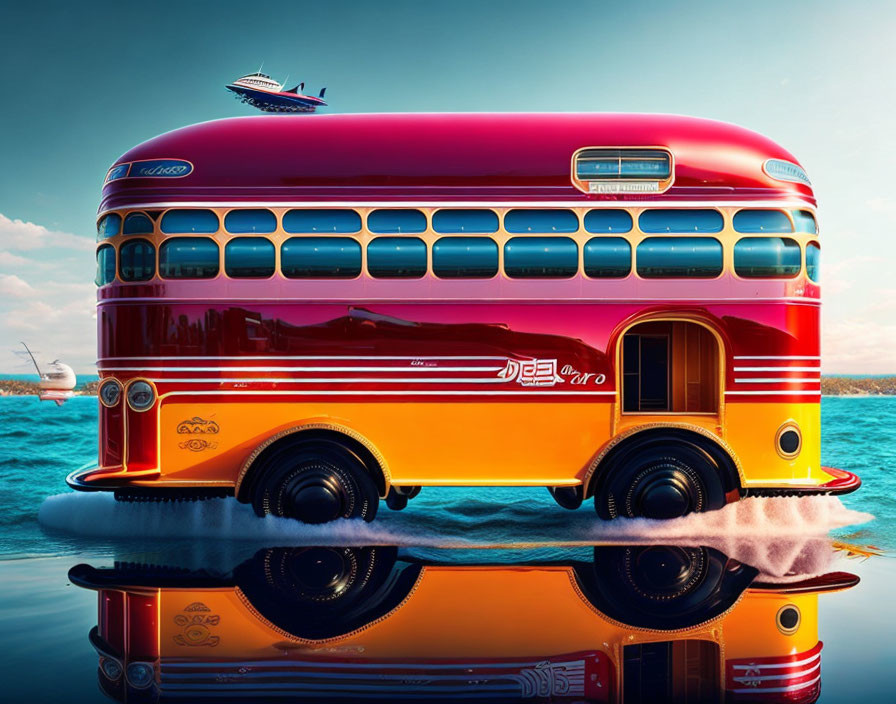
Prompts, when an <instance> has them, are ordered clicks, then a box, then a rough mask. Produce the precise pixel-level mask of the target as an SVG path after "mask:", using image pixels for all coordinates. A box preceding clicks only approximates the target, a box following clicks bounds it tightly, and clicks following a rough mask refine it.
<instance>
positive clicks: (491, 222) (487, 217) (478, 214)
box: [432, 210, 498, 234]
mask: <svg viewBox="0 0 896 704" xmlns="http://www.w3.org/2000/svg"><path fill="white" fill-rule="evenodd" d="M432 229H433V230H435V231H436V232H444V233H445V234H460V233H464V232H473V233H483V234H487V233H490V232H497V231H498V214H497V213H496V212H494V211H493V210H437V211H436V212H435V213H433V216H432Z"/></svg>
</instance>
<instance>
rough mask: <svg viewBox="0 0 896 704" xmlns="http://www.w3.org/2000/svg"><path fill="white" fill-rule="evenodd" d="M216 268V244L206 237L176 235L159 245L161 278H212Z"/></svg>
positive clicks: (216, 271) (215, 273) (216, 272)
mask: <svg viewBox="0 0 896 704" xmlns="http://www.w3.org/2000/svg"><path fill="white" fill-rule="evenodd" d="M218 268H219V267H218V245H217V243H216V242H215V241H214V240H212V239H209V238H208V237H177V238H175V239H171V240H167V241H165V242H163V243H162V246H161V247H159V273H160V274H161V275H162V278H165V279H213V278H214V277H216V276H217V275H218Z"/></svg>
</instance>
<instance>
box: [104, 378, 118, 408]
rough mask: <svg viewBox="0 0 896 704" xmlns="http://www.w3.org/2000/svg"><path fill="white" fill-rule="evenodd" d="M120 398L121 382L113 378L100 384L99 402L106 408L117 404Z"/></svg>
mask: <svg viewBox="0 0 896 704" xmlns="http://www.w3.org/2000/svg"><path fill="white" fill-rule="evenodd" d="M120 400H121V384H119V383H118V382H117V381H116V380H115V379H109V380H108V381H104V382H103V384H102V386H100V403H102V404H103V405H104V406H105V407H106V408H112V407H113V406H117V405H118V402H119V401H120Z"/></svg>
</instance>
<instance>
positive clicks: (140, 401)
mask: <svg viewBox="0 0 896 704" xmlns="http://www.w3.org/2000/svg"><path fill="white" fill-rule="evenodd" d="M155 400H156V394H155V392H154V391H153V390H152V386H150V385H149V384H148V383H147V382H145V381H135V382H134V383H133V384H131V385H130V386H128V405H129V406H130V407H131V408H133V409H134V410H135V411H145V410H146V409H148V408H149V407H150V406H152V404H153V403H155Z"/></svg>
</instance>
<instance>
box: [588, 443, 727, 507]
mask: <svg viewBox="0 0 896 704" xmlns="http://www.w3.org/2000/svg"><path fill="white" fill-rule="evenodd" d="M736 472H737V471H736V468H735V467H734V466H733V463H732V462H731V459H730V458H729V457H728V455H727V454H726V453H725V452H724V451H723V450H722V449H721V448H719V446H718V445H716V444H715V443H713V442H712V441H711V440H709V439H708V438H704V437H702V436H700V435H697V434H696V433H688V432H675V431H669V432H661V433H649V434H645V435H644V436H643V437H638V436H635V438H633V439H631V440H629V441H628V442H627V443H626V444H623V445H621V446H620V447H619V448H616V449H614V450H613V451H612V452H611V453H610V454H609V455H608V456H607V457H606V458H605V459H604V461H603V462H602V463H601V466H600V467H599V476H598V478H597V488H596V490H595V492H594V508H595V510H596V511H597V513H598V515H599V516H600V517H601V518H603V519H605V520H609V519H612V518H617V517H620V516H621V517H624V518H639V517H640V518H659V519H668V518H678V517H679V516H684V515H686V514H689V513H699V512H702V511H713V510H715V509H719V508H722V507H723V506H724V505H725V503H726V496H725V494H726V481H728V482H730V481H731V479H730V477H731V476H732V473H733V475H734V476H736Z"/></svg>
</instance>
